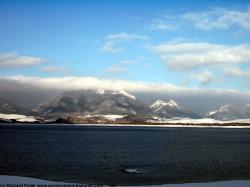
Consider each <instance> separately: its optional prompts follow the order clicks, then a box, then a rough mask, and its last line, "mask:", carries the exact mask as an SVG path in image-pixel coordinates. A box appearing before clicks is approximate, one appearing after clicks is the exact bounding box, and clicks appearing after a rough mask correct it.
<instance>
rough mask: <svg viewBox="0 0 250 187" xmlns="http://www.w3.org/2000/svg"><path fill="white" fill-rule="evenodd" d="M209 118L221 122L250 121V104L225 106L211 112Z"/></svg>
mask: <svg viewBox="0 0 250 187" xmlns="http://www.w3.org/2000/svg"><path fill="white" fill-rule="evenodd" d="M207 116H208V117H210V118H214V119H220V120H234V119H249V118H250V104H244V105H224V106H221V107H220V108H219V109H217V110H214V111H211V112H209V113H208V114H207Z"/></svg>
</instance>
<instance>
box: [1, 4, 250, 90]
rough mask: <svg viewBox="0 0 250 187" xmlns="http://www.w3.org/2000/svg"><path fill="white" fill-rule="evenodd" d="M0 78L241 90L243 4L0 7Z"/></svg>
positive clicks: (247, 63) (248, 72) (244, 72)
mask: <svg viewBox="0 0 250 187" xmlns="http://www.w3.org/2000/svg"><path fill="white" fill-rule="evenodd" d="M0 22H1V29H0V76H2V77H7V76H13V77H15V76H20V75H21V76H23V77H40V78H43V77H59V78H60V77H95V78H99V79H112V80H117V79H118V80H128V81H135V82H138V81H140V82H152V83H166V84H171V85H175V86H178V87H187V88H193V87H198V88H201V89H203V88H205V89H210V88H211V89H214V88H219V89H234V90H237V91H243V92H249V91H250V86H249V79H250V45H249V43H250V1H247V0H245V1H243V0H242V1H240V0H238V1H230V0H225V1H223V0H220V1H215V0H210V1H198V0H197V1H195V0H193V1H163V0H162V1H160V0H158V1H157V0H151V1H150V0H144V1H142V0H133V1H132V0H130V1H129V0H126V1H118V0H116V1H115V0H114V1H111V0H109V1H108V0H102V1H101V0H99V1H97V0H91V1H87V0H85V1H56V0H54V1H46V0H43V1H39V0H37V1H35V0H34V1H31V0H22V1H14V0H13V1H4V0H2V1H0Z"/></svg>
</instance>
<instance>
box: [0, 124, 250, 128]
mask: <svg viewBox="0 0 250 187" xmlns="http://www.w3.org/2000/svg"><path fill="white" fill-rule="evenodd" d="M1 126H3V127H5V126H18V127H20V126H39V127H41V126H46V127H48V126H77V127H149V128H229V129H231V128H232V129H242V128H250V125H224V124H222V125H202V124H195V125H194V124H187V125H181V124H178V125H177V124H171V123H170V124H155V125H154V124H71V123H67V124H62V123H58V124H56V123H50V124H39V123H37V124H36V123H1V124H0V127H1Z"/></svg>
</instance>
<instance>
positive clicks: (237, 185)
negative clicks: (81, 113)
mask: <svg viewBox="0 0 250 187" xmlns="http://www.w3.org/2000/svg"><path fill="white" fill-rule="evenodd" d="M7 184H14V185H18V184H29V185H32V184H34V185H40V184H46V185H49V184H50V185H51V184H62V185H63V184H64V185H66V184H73V183H64V182H53V181H47V180H41V179H35V178H30V177H18V176H8V175H0V185H7ZM249 186H250V180H233V181H221V182H208V183H186V184H163V185H150V186H149V187H249ZM137 187H139V186H137Z"/></svg>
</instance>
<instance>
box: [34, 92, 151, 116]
mask: <svg viewBox="0 0 250 187" xmlns="http://www.w3.org/2000/svg"><path fill="white" fill-rule="evenodd" d="M33 112H35V113H36V114H38V115H41V116H67V115H86V114H122V115H129V114H131V115H145V116H147V115H150V114H152V111H151V109H150V108H149V107H148V106H147V105H145V104H144V103H142V102H141V101H140V100H138V99H137V98H136V97H135V96H133V95H131V94H129V93H128V92H126V91H124V90H118V91H110V90H81V91H70V92H65V93H63V94H61V95H59V96H57V97H55V98H52V99H50V100H48V101H46V102H44V103H42V104H41V105H39V106H37V107H35V108H34V109H33Z"/></svg>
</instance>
